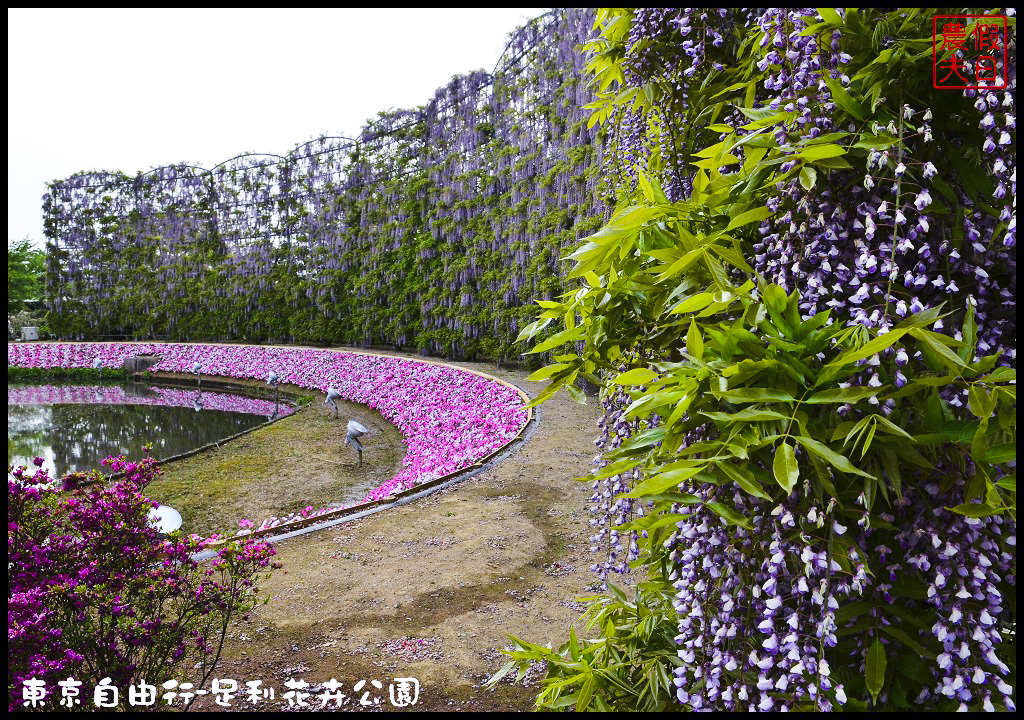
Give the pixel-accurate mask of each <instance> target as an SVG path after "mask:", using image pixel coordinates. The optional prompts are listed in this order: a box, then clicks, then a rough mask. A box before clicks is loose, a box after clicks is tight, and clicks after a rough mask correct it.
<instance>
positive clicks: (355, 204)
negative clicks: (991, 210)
mask: <svg viewBox="0 0 1024 720" xmlns="http://www.w3.org/2000/svg"><path fill="white" fill-rule="evenodd" d="M592 23H593V15H592V13H591V12H590V11H584V10H568V11H555V12H552V13H548V14H547V15H544V16H541V17H539V18H537V19H535V20H534V21H532V22H530V23H529V24H527V25H526V26H524V27H522V28H520V29H519V30H518V31H517V32H516V33H515V34H514V35H513V36H512V38H511V40H510V42H509V45H508V48H507V49H506V51H505V53H504V55H503V57H502V59H501V61H500V62H499V63H498V66H497V68H496V69H495V71H494V72H493V74H487V73H485V72H482V71H480V72H474V73H470V74H468V75H462V76H457V77H455V78H454V79H453V80H452V81H451V82H450V83H449V84H448V85H447V86H445V87H443V88H440V89H439V90H438V91H437V92H436V93H435V95H434V97H433V98H431V99H430V100H429V102H427V104H426V105H424V106H422V107H420V108H416V109H413V110H398V111H391V112H386V113H380V116H379V118H378V119H376V120H374V121H373V122H371V123H370V124H368V125H367V126H366V127H364V128H363V130H362V132H361V133H360V135H359V137H358V138H357V139H349V138H342V137H320V138H317V139H315V140H312V141H309V142H306V143H304V144H301V145H299V146H298V147H296V148H295V149H294V150H293V151H292V152H290V153H288V154H287V155H286V156H284V157H281V156H267V155H243V156H240V157H237V158H234V159H232V160H228V161H226V162H224V163H221V164H220V165H218V166H216V167H215V168H213V169H212V170H204V169H202V168H197V167H191V166H188V165H172V166H167V167H162V168H158V169H155V170H151V171H149V172H145V173H139V174H138V175H137V176H136V177H134V178H133V177H129V176H127V175H124V174H121V173H101V172H90V173H81V174H77V175H74V176H72V177H69V178H66V179H64V180H60V181H56V182H54V183H52V184H51V185H50V189H49V191H48V192H47V194H46V195H45V196H44V198H43V212H44V217H45V231H46V235H47V237H48V239H49V242H50V253H49V258H50V261H49V267H48V278H47V282H48V295H49V296H50V297H51V298H52V300H51V302H52V305H51V308H50V310H51V320H50V327H51V329H52V330H53V331H54V332H56V333H58V334H59V335H61V336H64V337H79V338H82V337H97V336H104V335H129V336H134V337H139V338H145V337H154V336H166V337H169V338H172V339H176V338H188V339H192V340H200V339H247V340H263V339H278V338H279V339H289V340H294V341H319V342H334V343H350V344H357V345H371V344H395V345H398V346H405V347H415V348H417V349H419V350H422V351H426V352H433V353H445V354H449V355H463V356H466V355H473V354H475V353H481V354H484V355H488V356H492V357H502V356H507V355H510V354H517V353H515V352H514V351H513V350H512V349H511V347H512V341H513V340H514V338H515V336H516V333H517V331H518V327H519V325H520V321H521V319H522V318H525V317H526V316H527V315H528V314H529V307H528V306H529V305H530V303H531V302H532V301H533V299H534V298H537V297H552V296H553V295H554V294H556V293H558V292H560V291H561V289H562V283H561V280H560V277H561V275H562V273H560V270H559V265H558V258H559V257H560V255H561V254H562V251H563V250H564V249H565V248H566V247H567V246H568V245H569V244H571V243H572V242H574V241H575V240H576V238H577V237H579V236H580V235H581V234H586V232H588V231H590V230H593V229H595V228H596V224H595V223H599V222H600V219H601V217H600V216H601V215H603V214H604V210H603V209H600V208H599V207H598V206H599V205H600V204H601V201H600V199H599V198H598V196H597V193H596V192H595V188H594V180H595V173H596V168H597V167H598V164H596V161H595V158H596V156H597V154H598V153H599V150H598V149H597V148H596V146H595V144H594V140H595V131H592V130H589V129H588V128H587V118H588V116H589V113H588V111H586V110H584V109H583V106H584V105H585V104H586V103H587V102H588V100H589V94H588V91H587V90H586V88H585V82H584V80H583V78H582V65H583V56H582V54H581V53H580V52H579V51H578V49H577V48H578V45H579V44H580V43H581V42H584V41H585V40H586V39H587V38H588V35H589V33H590V31H591V27H592Z"/></svg>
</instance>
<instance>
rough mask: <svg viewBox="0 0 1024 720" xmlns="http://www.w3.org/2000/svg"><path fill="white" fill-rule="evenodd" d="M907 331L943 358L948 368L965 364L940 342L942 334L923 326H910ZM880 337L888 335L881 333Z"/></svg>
mask: <svg viewBox="0 0 1024 720" xmlns="http://www.w3.org/2000/svg"><path fill="white" fill-rule="evenodd" d="M909 332H910V334H911V336H912V337H914V338H916V339H917V340H920V341H921V342H922V343H923V344H924V345H925V346H926V347H927V348H928V349H929V350H931V351H932V352H933V353H935V354H936V355H938V356H939V357H940V358H941V359H942V360H944V361H945V366H946V367H947V368H949V369H950V370H953V369H955V368H957V367H966V366H967V363H965V362H964V361H963V360H961V359H960V356H959V355H957V354H956V353H955V352H953V351H952V350H950V349H949V348H948V347H946V345H945V343H944V342H942V338H943V336H942V335H939V334H938V333H935V332H932V331H931V330H925V329H924V328H911V329H910V331H909ZM882 337H888V336H887V335H883V336H882ZM924 349H925V348H922V350H924Z"/></svg>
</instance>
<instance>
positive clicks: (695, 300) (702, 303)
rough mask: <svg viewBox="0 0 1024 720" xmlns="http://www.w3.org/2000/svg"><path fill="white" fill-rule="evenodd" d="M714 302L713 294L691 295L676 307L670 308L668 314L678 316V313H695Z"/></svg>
mask: <svg viewBox="0 0 1024 720" xmlns="http://www.w3.org/2000/svg"><path fill="white" fill-rule="evenodd" d="M714 301H715V296H714V293H709V292H704V293H697V294H696V295H691V296H690V297H688V298H686V299H685V300H683V301H681V302H680V303H679V304H678V305H676V306H675V307H674V308H672V309H671V310H670V311H669V312H670V314H672V315H678V314H679V313H687V312H697V311H699V310H703V309H704V308H706V307H707V306H708V305H710V304H711V303H713V302H714Z"/></svg>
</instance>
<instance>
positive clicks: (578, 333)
mask: <svg viewBox="0 0 1024 720" xmlns="http://www.w3.org/2000/svg"><path fill="white" fill-rule="evenodd" d="M583 334H584V327H583V326H582V325H580V326H579V327H575V328H573V329H571V330H562V331H561V332H557V333H555V334H554V335H552V336H551V337H549V338H548V339H547V340H545V341H544V342H542V343H541V344H540V345H537V346H536V347H534V348H533V349H532V350H530V351H529V352H527V353H526V354H527V355H533V354H535V353H542V352H546V351H548V350H551V349H552V348H556V347H558V346H559V345H565V344H566V343H570V342H574V341H576V340H579V339H581V338H582V337H583Z"/></svg>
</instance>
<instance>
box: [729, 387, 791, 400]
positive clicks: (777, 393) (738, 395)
mask: <svg viewBox="0 0 1024 720" xmlns="http://www.w3.org/2000/svg"><path fill="white" fill-rule="evenodd" d="M714 394H715V395H717V396H718V397H720V398H722V399H723V400H725V401H727V402H731V403H741V402H796V398H795V397H793V396H792V395H790V394H789V393H788V392H785V391H784V390H771V389H769V388H738V389H736V390H726V391H725V392H715V393H714Z"/></svg>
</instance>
